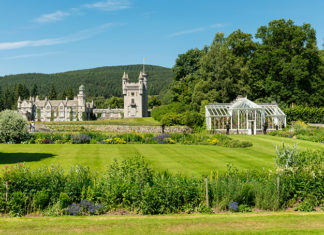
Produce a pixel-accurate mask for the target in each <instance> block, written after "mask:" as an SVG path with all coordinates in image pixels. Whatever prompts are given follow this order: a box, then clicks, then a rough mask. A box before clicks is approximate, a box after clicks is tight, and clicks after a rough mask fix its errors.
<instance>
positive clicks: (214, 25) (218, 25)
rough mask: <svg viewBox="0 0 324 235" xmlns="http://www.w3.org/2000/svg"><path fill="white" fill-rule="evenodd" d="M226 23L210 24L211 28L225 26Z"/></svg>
mask: <svg viewBox="0 0 324 235" xmlns="http://www.w3.org/2000/svg"><path fill="white" fill-rule="evenodd" d="M223 26H224V25H223V24H213V25H211V26H210V28H220V27H223Z"/></svg>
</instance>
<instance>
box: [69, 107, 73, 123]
mask: <svg viewBox="0 0 324 235" xmlns="http://www.w3.org/2000/svg"><path fill="white" fill-rule="evenodd" d="M71 121H73V110H72V108H70V122H71Z"/></svg>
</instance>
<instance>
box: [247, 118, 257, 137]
mask: <svg viewBox="0 0 324 235" xmlns="http://www.w3.org/2000/svg"><path fill="white" fill-rule="evenodd" d="M255 134H256V125H255V121H253V120H249V121H248V135H255Z"/></svg>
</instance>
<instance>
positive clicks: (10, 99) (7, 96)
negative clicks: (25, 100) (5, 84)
mask: <svg viewBox="0 0 324 235" xmlns="http://www.w3.org/2000/svg"><path fill="white" fill-rule="evenodd" d="M3 106H4V109H11V108H12V107H14V106H17V104H16V102H15V97H14V92H11V91H10V89H9V88H7V89H6V90H5V92H4V96H3Z"/></svg>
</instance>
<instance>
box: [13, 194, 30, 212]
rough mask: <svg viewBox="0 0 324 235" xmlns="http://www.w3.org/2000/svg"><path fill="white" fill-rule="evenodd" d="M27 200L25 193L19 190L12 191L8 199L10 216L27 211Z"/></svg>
mask: <svg viewBox="0 0 324 235" xmlns="http://www.w3.org/2000/svg"><path fill="white" fill-rule="evenodd" d="M27 200H28V198H27V197H26V195H25V194H24V193H22V192H20V191H17V192H13V193H12V195H11V198H10V201H9V207H10V211H9V213H10V215H11V216H23V215H25V214H26V212H27V208H26V206H27Z"/></svg>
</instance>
